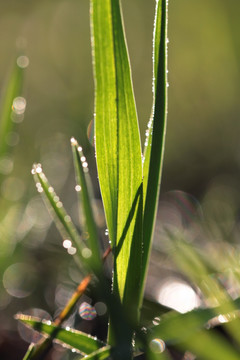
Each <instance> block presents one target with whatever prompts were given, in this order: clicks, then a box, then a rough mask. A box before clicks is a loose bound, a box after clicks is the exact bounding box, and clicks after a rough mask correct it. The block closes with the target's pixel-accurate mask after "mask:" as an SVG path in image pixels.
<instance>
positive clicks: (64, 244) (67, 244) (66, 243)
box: [63, 239, 72, 249]
mask: <svg viewBox="0 0 240 360" xmlns="http://www.w3.org/2000/svg"><path fill="white" fill-rule="evenodd" d="M71 246H72V242H71V240H68V239H66V240H64V241H63V247H64V248H65V249H69V248H70V247H71Z"/></svg>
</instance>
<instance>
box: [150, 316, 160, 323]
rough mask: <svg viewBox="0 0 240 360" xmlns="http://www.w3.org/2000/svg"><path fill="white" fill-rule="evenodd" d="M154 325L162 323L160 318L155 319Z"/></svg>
mask: <svg viewBox="0 0 240 360" xmlns="http://www.w3.org/2000/svg"><path fill="white" fill-rule="evenodd" d="M152 323H153V325H159V323H160V318H159V317H155V318H154V319H153V321H152Z"/></svg>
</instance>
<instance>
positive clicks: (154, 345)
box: [150, 339, 165, 354]
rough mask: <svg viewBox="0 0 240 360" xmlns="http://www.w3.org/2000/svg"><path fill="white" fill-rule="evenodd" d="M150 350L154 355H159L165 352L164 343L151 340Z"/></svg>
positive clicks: (159, 340) (160, 340)
mask: <svg viewBox="0 0 240 360" xmlns="http://www.w3.org/2000/svg"><path fill="white" fill-rule="evenodd" d="M150 348H151V350H152V351H153V352H154V353H157V354H160V353H162V352H163V351H164V350H165V342H164V341H163V340H162V339H153V340H152V341H151V342H150Z"/></svg>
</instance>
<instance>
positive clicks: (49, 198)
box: [32, 164, 90, 265]
mask: <svg viewBox="0 0 240 360" xmlns="http://www.w3.org/2000/svg"><path fill="white" fill-rule="evenodd" d="M32 174H33V175H34V179H35V182H36V186H37V189H38V191H39V192H40V193H41V194H43V195H44V200H46V201H45V203H46V205H47V208H48V210H49V212H50V213H51V215H52V216H53V219H54V220H55V222H56V225H57V227H58V230H59V232H60V234H61V236H62V238H63V239H64V240H68V239H69V240H70V241H71V242H72V246H71V247H72V248H73V251H74V252H75V251H76V250H77V253H76V255H75V256H74V257H75V259H77V258H80V259H81V261H82V262H83V263H84V264H85V265H86V264H89V262H90V260H89V258H88V257H87V256H84V255H85V254H87V255H88V251H86V250H85V249H88V248H87V247H86V245H85V244H84V243H83V240H82V239H81V237H80V235H79V234H78V231H77V229H76V227H75V225H74V224H73V222H72V220H71V218H70V216H69V215H68V214H67V212H66V210H65V209H64V207H63V204H62V202H61V201H60V199H59V197H58V196H57V195H56V193H55V191H54V189H53V187H52V186H51V185H50V184H49V182H48V179H47V178H46V176H45V174H44V173H43V171H42V167H41V164H34V165H33V169H32Z"/></svg>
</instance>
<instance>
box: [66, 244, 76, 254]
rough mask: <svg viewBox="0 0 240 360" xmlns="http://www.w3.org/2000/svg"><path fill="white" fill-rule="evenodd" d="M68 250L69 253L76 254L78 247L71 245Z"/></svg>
mask: <svg viewBox="0 0 240 360" xmlns="http://www.w3.org/2000/svg"><path fill="white" fill-rule="evenodd" d="M67 252H68V253H69V255H75V254H76V252H77V249H76V248H75V247H73V246H71V247H70V248H69V249H67Z"/></svg>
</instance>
